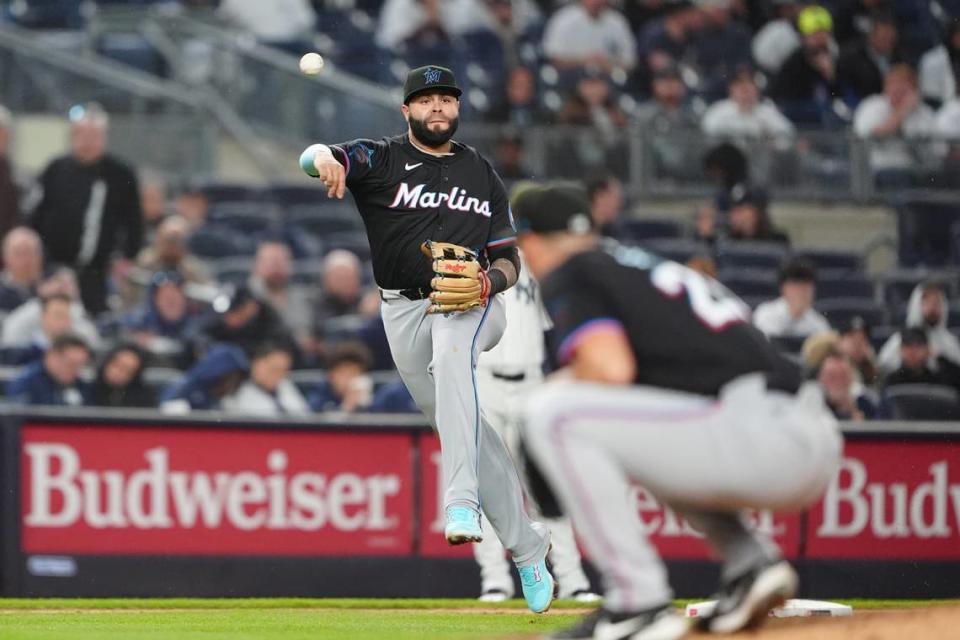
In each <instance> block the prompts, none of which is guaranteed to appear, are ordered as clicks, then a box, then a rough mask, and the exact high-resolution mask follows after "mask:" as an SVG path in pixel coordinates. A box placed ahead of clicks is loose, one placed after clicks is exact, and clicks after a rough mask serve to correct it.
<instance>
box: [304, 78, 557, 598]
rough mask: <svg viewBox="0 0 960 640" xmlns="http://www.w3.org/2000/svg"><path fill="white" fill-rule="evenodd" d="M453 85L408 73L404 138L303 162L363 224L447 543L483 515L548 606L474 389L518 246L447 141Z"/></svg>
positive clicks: (499, 186) (338, 147)
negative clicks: (428, 437) (438, 476)
mask: <svg viewBox="0 0 960 640" xmlns="http://www.w3.org/2000/svg"><path fill="white" fill-rule="evenodd" d="M460 93H461V92H460V89H459V88H458V87H457V83H456V80H455V78H454V75H453V73H452V72H451V71H450V70H449V69H446V68H444V67H439V66H427V67H421V68H419V69H414V70H413V71H411V72H410V73H409V75H408V76H407V80H406V83H405V84H404V87H403V95H404V99H403V105H402V106H401V107H400V110H401V112H402V113H403V116H404V118H406V120H407V124H408V130H407V133H406V134H405V135H401V136H396V137H393V138H384V139H382V140H376V141H375V140H369V139H360V140H353V141H350V142H345V143H342V144H333V145H323V144H315V145H313V146H311V147H308V148H307V149H306V150H305V151H304V152H303V154H302V155H301V157H300V166H301V167H302V168H303V170H304V171H306V172H307V173H308V174H309V175H312V176H315V177H319V178H320V180H322V181H323V183H324V185H325V186H326V187H327V194H328V196H330V197H336V198H342V197H343V195H344V191H345V189H348V188H349V189H350V192H351V193H352V194H353V197H354V200H355V201H356V204H357V209H358V210H359V212H360V215H361V217H362V218H363V222H364V225H365V226H366V229H367V236H368V238H369V241H370V249H371V254H372V257H373V272H374V277H375V279H376V281H377V284H378V285H379V286H380V291H381V299H382V301H383V302H382V305H381V313H382V315H383V322H384V326H385V328H386V333H387V339H388V341H389V343H390V351H391V353H392V354H393V359H394V362H395V363H396V365H397V370H398V371H399V373H400V376H401V378H402V379H403V381H404V384H406V385H407V388H408V389H409V390H410V394H411V395H412V396H413V399H414V400H415V401H416V403H417V405H418V406H419V407H420V409H421V410H422V411H423V413H424V414H425V415H426V417H427V419H428V420H430V422H431V423H432V425H433V427H434V429H436V430H437V432H438V433H439V435H440V446H441V460H442V463H441V466H442V475H443V483H444V487H446V489H445V494H444V513H445V515H446V521H447V522H446V528H445V535H446V538H447V541H448V542H449V543H450V544H462V543H465V542H479V541H481V540H482V539H483V533H482V530H481V527H480V509H481V508H482V509H483V511H484V513H485V514H486V516H487V517H488V519H489V521H490V523H491V525H492V526H493V528H494V530H495V531H496V533H497V536H498V537H499V538H500V540H501V541H503V544H504V546H505V547H506V548H507V549H508V550H509V551H510V553H511V555H512V557H513V560H514V563H515V564H516V565H517V568H518V570H519V573H520V581H521V584H522V585H523V594H524V597H525V598H526V600H527V605H528V606H529V607H530V609H531V610H532V611H534V612H536V613H541V612H543V611H546V610H547V609H548V608H549V606H550V603H551V602H552V600H553V597H554V595H555V593H554V592H555V586H556V585H555V582H554V580H553V576H552V575H551V574H550V572H549V571H548V570H547V566H546V563H545V561H544V559H545V557H546V554H547V550H548V548H549V546H550V537H549V532H548V531H547V530H546V527H544V526H543V525H541V524H539V523H534V522H532V521H531V520H530V519H529V518H528V517H527V515H526V513H525V512H524V509H523V498H522V493H521V489H520V482H519V480H518V478H517V473H516V471H515V468H514V466H513V462H512V460H511V458H510V455H509V453H508V452H507V449H506V447H505V446H504V444H503V441H502V440H501V439H500V437H499V436H498V435H497V433H496V431H494V430H493V429H492V428H491V427H490V425H489V423H488V422H487V420H486V418H485V417H484V414H483V412H482V411H481V409H480V403H479V400H478V394H477V384H476V377H475V367H476V362H477V357H478V356H479V354H480V353H481V352H483V351H486V350H488V349H490V348H492V347H493V346H494V345H496V344H497V342H498V341H499V340H500V336H501V335H502V334H503V330H504V326H505V322H506V320H505V314H504V307H503V301H502V300H501V296H500V295H498V294H500V293H501V292H503V291H504V290H506V289H507V288H509V287H510V286H511V285H513V284H514V283H515V282H516V281H517V273H518V269H519V264H520V263H519V259H518V257H517V249H516V242H515V241H516V238H515V231H514V228H513V220H512V219H511V214H510V209H509V205H508V202H507V195H506V191H505V190H504V187H503V183H502V182H501V180H500V178H499V177H498V176H497V174H496V173H495V172H494V171H493V168H492V167H491V166H490V164H489V163H488V162H487V161H486V160H485V159H484V158H482V157H481V156H480V155H479V154H478V153H477V152H476V151H475V150H474V149H473V148H471V147H468V146H466V145H462V144H460V143H457V142H455V141H453V140H452V137H453V134H454V133H455V132H456V130H457V124H458V121H459V111H460V99H459V98H460Z"/></svg>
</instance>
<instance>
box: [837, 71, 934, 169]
mask: <svg viewBox="0 0 960 640" xmlns="http://www.w3.org/2000/svg"><path fill="white" fill-rule="evenodd" d="M935 127H936V116H935V115H934V112H933V110H932V109H931V108H930V107H928V106H927V105H925V104H924V103H923V101H922V100H921V99H920V93H919V92H918V91H917V76H916V74H915V73H914V71H913V69H911V68H910V66H909V65H906V64H897V65H894V66H893V67H891V68H890V71H888V72H887V75H886V76H885V77H884V80H883V93H882V94H879V95H875V96H870V97H869V98H867V99H866V100H864V101H863V102H861V103H860V106H858V107H857V110H856V112H855V113H854V117H853V130H854V132H855V133H856V134H857V136H859V137H860V138H865V139H868V140H871V141H873V144H872V145H871V147H870V166H871V167H872V168H873V170H874V171H880V172H884V171H885V172H890V171H897V172H904V171H907V172H909V171H913V170H915V169H917V168H919V164H918V162H917V161H918V160H921V161H922V160H923V157H924V156H925V155H926V154H927V153H930V152H931V151H932V150H931V149H928V148H927V147H928V145H924V146H923V147H920V146H911V144H910V142H909V141H908V140H909V139H911V138H912V139H914V140H917V139H924V138H929V137H932V136H933V135H934V133H935V131H936V129H935ZM914 145H916V143H914Z"/></svg>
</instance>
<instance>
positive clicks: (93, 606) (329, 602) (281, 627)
mask: <svg viewBox="0 0 960 640" xmlns="http://www.w3.org/2000/svg"><path fill="white" fill-rule="evenodd" d="M687 602H689V601H688V600H684V601H678V602H677V604H678V606H682V605H683V604H686V603H687ZM842 602H845V603H847V604H850V605H852V606H853V607H854V609H876V608H908V607H919V606H930V605H937V604H960V601H957V600H953V601H947V600H843V601H842ZM554 607H555V609H556V610H557V611H556V612H555V613H554V614H552V615H549V616H535V615H533V614H529V613H524V610H525V606H524V603H523V601H522V600H513V601H510V602H507V603H504V604H502V605H495V606H491V605H489V604H485V603H480V602H477V601H476V600H426V599H417V600H367V599H312V598H270V599H266V598H264V599H260V598H245V599H202V598H191V599H185V598H170V599H139V598H123V599H96V600H93V599H68V598H35V599H0V639H2V640H121V639H122V640H308V639H309V640H328V639H329V640H341V639H343V640H346V639H348V638H349V639H350V640H381V639H384V638H387V639H389V640H433V639H437V640H479V639H480V638H517V637H526V638H533V637H536V636H539V635H541V634H544V633H547V632H549V631H551V630H553V629H556V628H559V627H563V626H566V625H569V624H571V623H572V622H573V620H574V619H575V618H576V613H574V612H570V613H563V610H564V609H568V610H569V609H572V608H581V607H582V605H579V604H577V603H574V602H558V603H556V604H555V605H554ZM465 609H483V610H484V611H477V612H475V613H471V612H469V611H463V610H465ZM490 609H504V610H505V613H504V614H502V615H500V614H497V613H496V612H492V613H489V612H487V611H486V610H490ZM427 610H430V611H427ZM437 610H445V611H437ZM510 610H513V611H510ZM517 610H519V611H517Z"/></svg>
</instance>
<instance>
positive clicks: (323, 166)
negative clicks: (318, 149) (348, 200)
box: [313, 153, 347, 199]
mask: <svg viewBox="0 0 960 640" xmlns="http://www.w3.org/2000/svg"><path fill="white" fill-rule="evenodd" d="M313 166H315V167H316V168H317V173H318V174H319V175H318V176H317V177H318V178H320V182H322V183H323V184H324V186H326V187H327V196H328V197H330V198H339V199H343V193H344V191H345V190H346V188H347V173H346V171H344V169H343V165H342V164H340V163H339V162H337V160H336V159H335V158H334V157H333V156H332V155H329V154H319V153H318V154H317V157H315V158H314V159H313Z"/></svg>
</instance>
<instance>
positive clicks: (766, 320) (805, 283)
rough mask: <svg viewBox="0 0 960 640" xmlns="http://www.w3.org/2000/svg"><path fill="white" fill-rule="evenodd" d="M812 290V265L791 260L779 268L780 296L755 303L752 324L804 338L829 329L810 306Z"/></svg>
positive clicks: (766, 330)
mask: <svg viewBox="0 0 960 640" xmlns="http://www.w3.org/2000/svg"><path fill="white" fill-rule="evenodd" d="M816 290H817V289H816V271H815V270H814V268H813V265H811V264H810V263H809V262H807V261H805V260H801V259H793V260H791V261H790V262H788V263H787V264H786V265H785V266H784V267H783V269H782V270H781V272H780V297H779V298H777V299H776V300H771V301H770V302H764V303H763V304H761V305H759V306H758V307H757V310H756V311H754V313H753V324H754V325H755V326H756V327H757V329H760V331H762V332H763V333H765V334H766V335H768V336H785V337H799V338H805V337H808V336H811V335H815V334H818V333H825V332H827V331H830V323H829V322H827V319H826V318H824V317H823V316H822V315H820V314H819V313H817V312H816V311H815V310H814V308H813V299H814V296H815V295H816Z"/></svg>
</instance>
